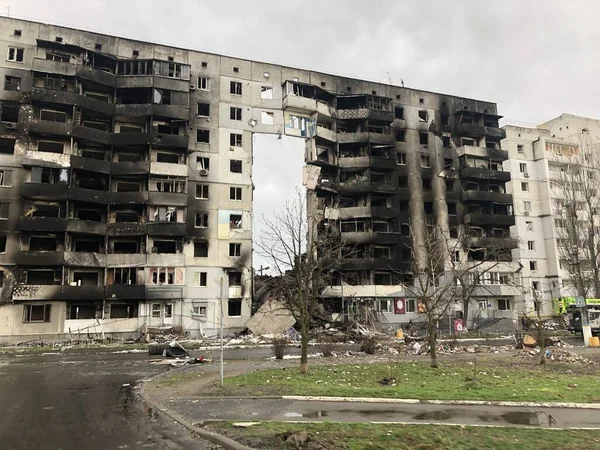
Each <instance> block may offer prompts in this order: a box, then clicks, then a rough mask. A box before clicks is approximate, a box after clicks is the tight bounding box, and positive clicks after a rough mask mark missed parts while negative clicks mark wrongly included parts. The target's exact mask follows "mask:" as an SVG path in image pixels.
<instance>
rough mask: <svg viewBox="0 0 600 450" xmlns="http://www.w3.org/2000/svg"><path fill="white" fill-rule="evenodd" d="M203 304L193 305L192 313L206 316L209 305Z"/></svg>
mask: <svg viewBox="0 0 600 450" xmlns="http://www.w3.org/2000/svg"><path fill="white" fill-rule="evenodd" d="M202 305H203V306H200V305H193V306H192V314H193V315H194V316H206V311H207V309H208V307H207V306H206V304H202Z"/></svg>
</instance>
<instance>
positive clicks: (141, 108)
mask: <svg viewBox="0 0 600 450" xmlns="http://www.w3.org/2000/svg"><path fill="white" fill-rule="evenodd" d="M115 115H118V116H125V117H149V116H160V117H169V118H172V119H179V120H189V117H190V110H189V108H186V107H184V106H178V105H156V104H151V103H142V104H121V105H115Z"/></svg>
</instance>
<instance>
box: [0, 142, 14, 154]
mask: <svg viewBox="0 0 600 450" xmlns="http://www.w3.org/2000/svg"><path fill="white" fill-rule="evenodd" d="M15 142H16V139H7V138H0V154H3V155H13V154H14V153H15Z"/></svg>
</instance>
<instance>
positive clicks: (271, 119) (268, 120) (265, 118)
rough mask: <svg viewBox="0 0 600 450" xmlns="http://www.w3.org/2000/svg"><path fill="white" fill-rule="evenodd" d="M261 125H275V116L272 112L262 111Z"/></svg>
mask: <svg viewBox="0 0 600 450" xmlns="http://www.w3.org/2000/svg"><path fill="white" fill-rule="evenodd" d="M260 123H261V124H263V125H273V124H274V123H275V114H274V113H272V112H266V111H261V113H260Z"/></svg>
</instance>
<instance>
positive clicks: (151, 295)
mask: <svg viewBox="0 0 600 450" xmlns="http://www.w3.org/2000/svg"><path fill="white" fill-rule="evenodd" d="M146 298H147V299H148V300H154V299H156V300H168V299H173V300H178V299H182V298H183V287H182V286H160V285H159V286H156V285H146Z"/></svg>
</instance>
